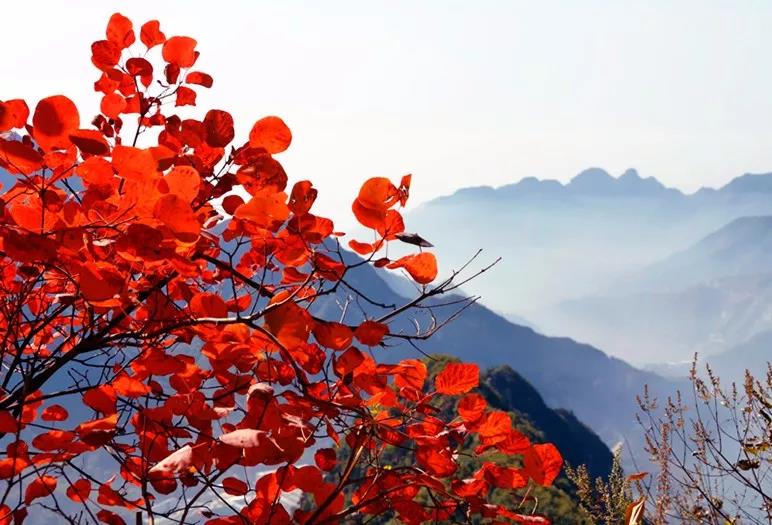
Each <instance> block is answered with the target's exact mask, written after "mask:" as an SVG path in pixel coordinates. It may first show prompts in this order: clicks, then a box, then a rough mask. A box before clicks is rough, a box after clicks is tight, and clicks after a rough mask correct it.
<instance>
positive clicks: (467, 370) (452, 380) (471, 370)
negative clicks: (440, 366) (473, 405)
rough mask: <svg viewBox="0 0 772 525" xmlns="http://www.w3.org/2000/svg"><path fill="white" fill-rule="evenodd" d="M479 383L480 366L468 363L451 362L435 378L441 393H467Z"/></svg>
mask: <svg viewBox="0 0 772 525" xmlns="http://www.w3.org/2000/svg"><path fill="white" fill-rule="evenodd" d="M479 384H480V367H479V366H477V365H475V364H467V363H449V364H448V365H447V366H446V367H445V369H444V370H443V371H442V372H440V373H439V374H437V377H436V378H435V379H434V386H435V388H436V389H437V392H438V393H440V394H449V395H455V394H466V393H467V392H469V391H470V390H472V389H473V388H476V387H477V385H479Z"/></svg>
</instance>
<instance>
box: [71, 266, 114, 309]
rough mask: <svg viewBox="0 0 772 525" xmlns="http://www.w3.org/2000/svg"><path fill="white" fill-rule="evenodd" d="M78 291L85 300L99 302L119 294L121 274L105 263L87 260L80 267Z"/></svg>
mask: <svg viewBox="0 0 772 525" xmlns="http://www.w3.org/2000/svg"><path fill="white" fill-rule="evenodd" d="M79 282H80V293H81V295H82V296H83V298H84V299H85V300H86V301H89V302H91V303H99V302H102V301H107V300H108V299H113V298H114V297H115V296H116V295H118V294H120V293H121V291H122V290H123V288H124V285H125V282H124V280H123V276H122V275H121V274H120V273H118V271H117V270H115V269H114V268H112V267H110V265H109V264H107V263H95V262H88V263H86V264H84V265H83V266H81V268H80V279H79Z"/></svg>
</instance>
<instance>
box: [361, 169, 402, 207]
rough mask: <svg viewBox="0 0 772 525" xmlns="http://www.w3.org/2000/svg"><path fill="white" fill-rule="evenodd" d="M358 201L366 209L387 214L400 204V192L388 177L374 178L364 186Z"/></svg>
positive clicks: (368, 180)
mask: <svg viewBox="0 0 772 525" xmlns="http://www.w3.org/2000/svg"><path fill="white" fill-rule="evenodd" d="M357 200H358V201H359V203H360V204H361V205H362V206H364V207H365V208H370V209H372V210H382V211H384V212H385V211H386V210H387V209H389V208H391V207H392V206H393V205H394V204H396V203H397V202H398V200H399V191H398V190H397V188H396V187H395V186H394V184H392V183H391V181H390V180H389V179H387V178H386V177H373V178H370V179H367V180H366V181H365V183H364V184H362V187H361V188H360V189H359V196H358V197H357Z"/></svg>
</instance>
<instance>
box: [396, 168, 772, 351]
mask: <svg viewBox="0 0 772 525" xmlns="http://www.w3.org/2000/svg"><path fill="white" fill-rule="evenodd" d="M770 197H772V174H759V175H754V174H746V175H743V176H741V177H737V178H736V179H734V180H732V181H731V182H729V183H728V184H726V185H725V186H723V187H721V188H718V189H702V190H700V191H697V192H696V193H693V194H688V195H687V194H684V193H683V192H681V191H679V190H677V189H674V188H668V187H666V186H664V185H663V184H661V183H660V182H659V181H657V180H656V179H654V178H651V177H649V178H643V177H641V176H640V175H639V174H638V173H637V172H636V171H635V170H627V171H626V172H625V173H624V174H622V175H621V176H620V177H612V176H611V175H609V174H608V173H607V172H606V171H604V170H602V169H599V168H591V169H588V170H585V171H583V172H581V173H580V174H578V175H577V176H576V177H574V178H573V179H572V180H571V181H570V182H568V183H566V184H562V183H560V182H557V181H554V180H543V181H542V180H537V179H535V178H526V179H523V180H521V181H519V182H517V183H515V184H510V185H506V186H502V187H499V188H495V189H494V188H490V187H475V188H466V189H463V190H459V191H458V192H456V193H455V194H453V195H450V196H447V197H441V198H438V199H435V200H433V201H430V202H428V203H426V204H424V205H423V206H420V207H419V208H417V209H416V210H414V211H413V212H412V213H411V214H410V215H409V217H408V218H407V220H406V223H407V224H408V225H409V227H410V228H411V229H413V230H415V231H417V232H419V233H420V234H421V235H422V236H424V237H425V238H427V239H429V240H430V241H431V242H433V243H434V244H435V245H436V246H437V250H438V253H439V256H440V262H441V263H444V265H445V266H444V269H445V270H450V269H451V268H457V267H459V266H460V265H461V264H463V262H464V261H465V260H466V258H467V257H468V256H469V255H470V254H472V253H474V251H476V249H478V248H483V249H484V250H485V253H487V254H488V255H489V257H494V256H502V257H503V261H502V262H501V264H500V265H498V266H497V267H496V268H495V269H494V270H493V271H491V272H490V273H489V274H487V275H485V276H484V277H483V278H481V279H480V280H479V281H476V282H475V283H474V291H475V292H476V293H479V294H481V295H483V300H484V302H485V304H486V305H488V306H490V307H491V308H493V309H494V310H497V311H501V312H507V313H512V314H513V316H520V317H521V318H525V319H528V320H529V321H530V322H532V323H533V326H538V327H539V328H540V329H541V330H543V331H544V332H545V333H548V334H561V335H570V336H572V337H575V338H577V339H579V340H583V341H587V342H589V343H592V344H594V345H596V346H598V347H600V348H603V349H604V350H605V351H608V352H610V353H611V354H613V355H616V356H619V357H622V358H624V359H625V360H628V361H631V362H633V363H639V364H644V363H650V362H653V361H657V362H659V361H680V360H683V359H685V358H687V359H688V356H691V355H692V352H694V351H695V350H698V351H704V352H713V353H715V352H719V351H723V350H725V349H728V348H730V347H731V346H733V345H735V344H739V343H741V342H743V341H744V340H745V339H747V338H749V337H751V336H752V335H753V334H754V333H757V332H759V331H762V330H764V329H765V328H767V327H768V324H767V323H768V322H769V320H770V314H769V312H770V309H769V304H770V300H769V299H770V297H772V296H771V295H769V293H770V292H772V285H770V281H769V280H768V278H767V276H766V274H767V273H768V272H769V271H770V262H769V260H768V257H765V255H766V254H767V253H770V251H769V248H770V247H772V237H770V234H769V232H770V231H771V230H770V225H771V224H772V218H770V217H772V198H770ZM513 318H514V317H513Z"/></svg>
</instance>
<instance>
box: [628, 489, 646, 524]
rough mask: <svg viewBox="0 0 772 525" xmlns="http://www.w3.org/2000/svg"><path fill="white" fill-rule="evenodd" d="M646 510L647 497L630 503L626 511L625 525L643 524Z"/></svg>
mask: <svg viewBox="0 0 772 525" xmlns="http://www.w3.org/2000/svg"><path fill="white" fill-rule="evenodd" d="M645 509H646V496H641V497H640V498H638V499H637V500H636V501H633V502H632V503H630V504H629V505H628V506H627V508H626V509H625V523H624V525H640V524H641V523H643V512H644V510H645Z"/></svg>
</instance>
